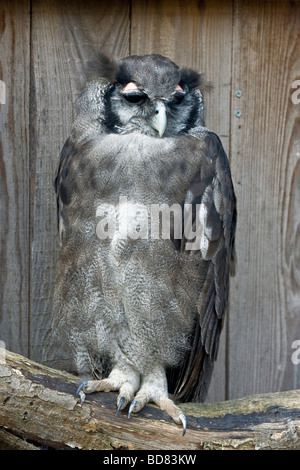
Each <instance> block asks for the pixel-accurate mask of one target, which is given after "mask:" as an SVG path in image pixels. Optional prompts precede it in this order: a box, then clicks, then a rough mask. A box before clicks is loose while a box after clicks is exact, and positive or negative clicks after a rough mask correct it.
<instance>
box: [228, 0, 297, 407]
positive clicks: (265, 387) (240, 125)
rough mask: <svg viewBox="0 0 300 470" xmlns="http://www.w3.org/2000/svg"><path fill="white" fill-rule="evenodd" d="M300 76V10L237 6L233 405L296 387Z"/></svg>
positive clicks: (284, 5) (290, 5)
mask: <svg viewBox="0 0 300 470" xmlns="http://www.w3.org/2000/svg"><path fill="white" fill-rule="evenodd" d="M299 70H300V3H299V2H288V1H281V2H273V1H265V2H260V1H240V0H238V1H236V2H235V17H234V36H233V79H232V80H233V91H235V90H237V89H240V90H241V91H242V96H241V98H237V97H235V96H234V94H233V100H232V148H231V155H232V170H233V174H234V178H235V183H236V191H237V199H238V231H237V255H238V275H237V277H236V279H235V280H234V281H233V283H232V289H231V316H230V325H229V348H230V356H229V361H230V363H229V379H230V382H229V387H230V390H229V398H235V397H238V396H245V395H248V394H252V393H262V392H270V391H277V390H281V389H282V388H283V387H284V388H293V387H294V386H295V384H296V383H297V384H298V386H299V372H298V379H297V380H295V381H294V383H292V380H291V379H292V374H291V352H292V350H291V340H292V338H295V339H300V331H299V325H300V323H299V313H300V312H299V300H300V289H299V287H300V283H299V254H297V251H296V250H297V248H298V247H299V223H300V211H299V202H300V200H299V185H300V179H299V178H300V172H299V156H300V154H299V135H300V132H299V130H300V127H299V122H300V105H298V106H296V105H294V104H293V103H292V102H291V86H292V82H293V81H294V80H295V78H299ZM237 109H239V110H240V111H241V117H239V118H238V117H236V115H235V112H236V110H237ZM296 207H297V209H296ZM295 336H296V337H295ZM288 370H289V371H290V372H288ZM284 376H285V382H284V383H283V379H284ZM288 377H289V378H288Z"/></svg>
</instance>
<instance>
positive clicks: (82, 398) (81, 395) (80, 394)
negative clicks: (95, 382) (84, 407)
mask: <svg viewBox="0 0 300 470" xmlns="http://www.w3.org/2000/svg"><path fill="white" fill-rule="evenodd" d="M87 384H88V382H82V384H80V385H79V387H78V388H77V391H76V395H75V397H76V398H77V400H78V401H79V400H80V403H81V404H82V403H84V401H85V393H84V391H83V389H84V388H85V387H86V386H87Z"/></svg>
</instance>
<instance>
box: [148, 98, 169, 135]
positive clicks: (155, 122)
mask: <svg viewBox="0 0 300 470" xmlns="http://www.w3.org/2000/svg"><path fill="white" fill-rule="evenodd" d="M150 123H151V126H152V127H153V128H154V129H156V130H157V131H158V133H159V137H162V136H163V135H164V132H165V130H166V127H167V110H166V107H165V105H164V103H163V102H162V101H157V102H156V106H155V114H154V116H152V118H151V119H150Z"/></svg>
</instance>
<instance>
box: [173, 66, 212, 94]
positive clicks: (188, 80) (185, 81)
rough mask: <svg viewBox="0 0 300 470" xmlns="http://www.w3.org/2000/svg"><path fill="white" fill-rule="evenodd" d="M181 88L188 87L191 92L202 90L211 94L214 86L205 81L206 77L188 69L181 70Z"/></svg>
mask: <svg viewBox="0 0 300 470" xmlns="http://www.w3.org/2000/svg"><path fill="white" fill-rule="evenodd" d="M179 85H180V86H181V87H183V88H184V87H187V88H188V89H189V90H193V89H195V88H200V89H201V91H202V92H210V91H211V90H212V88H213V87H212V84H211V83H209V82H207V81H206V80H205V79H204V75H203V74H200V73H198V72H196V71H195V70H192V69H188V68H185V67H184V68H181V69H180V82H179Z"/></svg>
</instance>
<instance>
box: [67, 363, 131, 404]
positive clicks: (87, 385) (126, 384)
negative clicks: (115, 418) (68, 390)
mask: <svg viewBox="0 0 300 470" xmlns="http://www.w3.org/2000/svg"><path fill="white" fill-rule="evenodd" d="M139 384H140V378H139V374H138V373H137V372H135V371H133V370H132V369H126V368H122V370H121V369H119V368H115V369H113V370H112V371H111V373H110V374H109V376H108V377H107V379H103V380H89V381H87V382H83V383H82V384H81V385H80V386H79V387H78V389H77V392H76V398H78V399H80V402H81V403H83V402H84V400H85V394H89V393H93V392H114V391H119V395H118V398H117V413H118V412H119V410H122V409H123V408H125V406H126V405H127V404H128V403H129V402H131V401H132V400H133V397H134V394H135V392H136V391H137V390H138V387H139Z"/></svg>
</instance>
